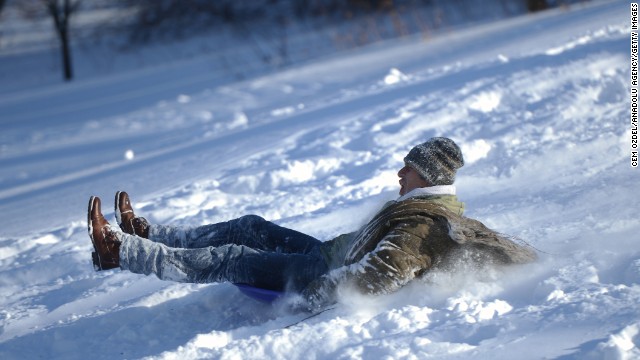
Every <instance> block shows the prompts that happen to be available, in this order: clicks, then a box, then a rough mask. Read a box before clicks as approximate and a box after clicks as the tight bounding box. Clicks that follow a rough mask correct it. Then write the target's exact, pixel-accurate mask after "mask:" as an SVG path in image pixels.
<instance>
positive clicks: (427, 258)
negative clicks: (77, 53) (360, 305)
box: [303, 195, 536, 308]
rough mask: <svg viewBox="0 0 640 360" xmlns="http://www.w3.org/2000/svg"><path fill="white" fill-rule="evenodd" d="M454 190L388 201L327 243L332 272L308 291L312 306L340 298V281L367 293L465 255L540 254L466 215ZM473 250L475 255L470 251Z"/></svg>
mask: <svg viewBox="0 0 640 360" xmlns="http://www.w3.org/2000/svg"><path fill="white" fill-rule="evenodd" d="M463 210H464V204H463V203H461V202H458V201H457V198H456V197H455V196H454V195H429V196H421V197H416V198H410V199H406V200H404V201H400V202H395V201H391V202H389V203H387V204H386V205H385V206H384V207H383V208H382V210H380V212H378V214H376V215H375V216H374V218H373V219H372V220H371V221H369V223H367V224H366V225H365V226H364V227H363V228H362V229H360V231H358V232H356V233H351V234H345V235H341V236H339V237H337V238H335V239H333V240H330V241H328V242H326V243H324V244H323V253H324V255H325V258H326V260H327V263H328V264H329V268H330V271H329V273H328V274H326V275H324V276H322V277H321V278H319V279H317V280H315V281H314V282H312V283H311V284H309V286H308V287H307V288H306V289H305V290H304V291H303V296H304V297H305V300H306V301H307V302H308V304H309V305H310V307H311V308H318V307H321V306H324V305H326V304H328V303H330V302H333V301H335V290H336V288H337V286H338V285H340V284H345V283H349V284H352V285H355V286H356V287H357V288H358V289H359V290H360V291H361V292H364V293H368V294H375V295H379V294H386V293H391V292H394V291H396V290H398V289H399V288H401V287H402V286H404V285H406V284H407V283H408V282H409V281H411V280H413V279H414V278H416V277H419V276H421V275H422V274H424V273H425V272H426V271H428V270H430V269H432V268H434V267H447V266H452V265H455V263H456V262H457V261H459V260H460V259H464V261H470V262H476V263H478V264H480V265H486V264H496V265H506V264H513V263H525V262H531V261H533V260H535V258H536V255H535V253H534V252H533V251H532V250H531V249H529V248H527V247H523V246H521V245H518V244H516V243H514V242H512V241H511V240H509V239H507V238H506V237H504V236H502V235H500V234H498V233H496V232H494V231H492V230H490V229H488V228H487V227H486V226H484V225H483V224H482V223H480V222H479V221H477V220H473V219H469V218H466V217H464V216H462V213H463ZM469 255H471V256H469Z"/></svg>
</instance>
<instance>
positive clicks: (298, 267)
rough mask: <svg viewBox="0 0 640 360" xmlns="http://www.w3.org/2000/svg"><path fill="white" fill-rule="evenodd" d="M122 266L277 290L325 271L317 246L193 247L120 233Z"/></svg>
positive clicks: (296, 287) (175, 278)
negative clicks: (299, 250)
mask: <svg viewBox="0 0 640 360" xmlns="http://www.w3.org/2000/svg"><path fill="white" fill-rule="evenodd" d="M118 238H119V239H120V241H121V242H122V243H121V245H120V267H121V268H122V269H123V270H129V271H131V272H134V273H140V274H146V275H149V274H155V275H156V276H157V277H158V278H160V279H162V280H172V281H179V282H192V283H211V282H224V281H229V282H232V283H243V284H248V285H251V286H254V287H258V288H263V289H270V290H277V291H285V290H288V291H301V290H302V289H304V287H306V285H307V284H309V283H310V282H311V281H313V280H314V279H316V278H318V277H320V276H321V275H323V274H325V273H326V272H327V271H328V268H327V265H326V263H325V261H324V259H323V257H322V255H321V254H320V252H319V249H316V250H315V251H312V252H310V253H309V254H285V253H275V252H268V251H262V250H257V249H252V248H250V247H247V246H243V245H235V244H226V245H222V246H220V247H205V248H192V249H177V248H171V247H168V246H166V245H164V244H160V243H156V242H153V241H149V240H147V239H144V238H141V237H138V236H134V235H128V234H124V233H119V234H118Z"/></svg>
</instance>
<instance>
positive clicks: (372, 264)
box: [302, 220, 432, 310]
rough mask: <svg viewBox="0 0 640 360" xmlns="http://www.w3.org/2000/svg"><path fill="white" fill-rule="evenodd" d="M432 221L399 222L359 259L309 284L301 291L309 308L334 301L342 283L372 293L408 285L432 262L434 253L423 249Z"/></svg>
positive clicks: (389, 291) (393, 289) (378, 293)
mask: <svg viewBox="0 0 640 360" xmlns="http://www.w3.org/2000/svg"><path fill="white" fill-rule="evenodd" d="M430 224H431V220H428V221H427V222H417V221H416V222H409V223H400V224H398V225H396V226H395V227H393V228H392V229H391V230H390V231H389V232H388V233H387V234H386V235H385V237H384V238H383V239H382V240H381V241H380V242H379V243H378V245H377V246H376V248H375V249H374V250H373V251H372V252H370V253H368V254H366V255H365V256H364V257H363V258H362V259H361V260H360V261H358V262H356V263H354V264H351V265H348V266H343V267H340V268H337V269H335V270H332V271H331V272H329V273H328V274H326V275H324V276H322V277H321V278H319V279H317V280H316V281H314V282H312V283H311V284H309V286H307V288H306V289H305V290H304V291H303V293H302V296H303V298H304V300H305V301H306V302H307V304H308V306H309V309H310V310H314V309H318V308H321V307H323V306H326V305H328V304H330V303H332V302H334V301H335V292H336V288H337V287H338V286H339V285H342V284H351V285H355V287H356V288H357V289H358V290H359V291H361V292H363V293H365V294H371V295H381V294H387V293H391V292H394V291H396V290H398V289H399V288H401V287H402V286H404V285H406V284H407V283H408V282H409V281H411V280H412V279H413V278H415V277H416V275H417V274H420V273H422V272H423V271H424V270H426V269H428V268H430V267H431V265H432V264H431V263H432V260H431V256H429V254H426V253H424V250H422V249H421V248H422V242H423V241H424V240H423V239H424V238H425V237H426V235H427V234H428V232H429V227H430Z"/></svg>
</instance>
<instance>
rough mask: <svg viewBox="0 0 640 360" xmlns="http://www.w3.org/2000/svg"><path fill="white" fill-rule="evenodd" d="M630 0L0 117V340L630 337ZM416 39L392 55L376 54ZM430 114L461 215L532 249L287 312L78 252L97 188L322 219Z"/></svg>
mask: <svg viewBox="0 0 640 360" xmlns="http://www.w3.org/2000/svg"><path fill="white" fill-rule="evenodd" d="M627 11H628V7H627V6H626V5H625V6H621V5H620V3H615V2H611V3H601V4H595V5H592V6H583V7H575V8H573V9H571V10H570V11H555V12H549V13H546V14H542V15H536V18H535V21H534V20H532V18H531V17H525V18H521V19H516V20H510V21H505V22H502V23H501V25H499V26H498V28H500V31H501V32H500V33H501V34H502V35H501V36H500V37H497V38H496V37H494V35H495V31H496V29H495V28H494V26H493V25H491V26H483V27H481V28H478V29H475V30H474V31H472V32H468V33H467V32H463V33H462V34H454V35H452V36H453V38H455V41H460V42H462V43H464V41H465V39H466V38H468V39H472V40H473V43H474V44H476V46H474V47H469V48H467V52H464V53H459V54H450V53H443V54H442V59H441V60H439V61H436V60H434V61H433V62H428V61H421V59H424V56H426V55H420V54H430V53H432V52H433V51H430V49H431V50H433V49H438V48H439V46H441V43H439V42H438V40H437V39H435V40H434V41H433V43H429V42H424V43H423V42H418V41H414V42H412V43H410V44H407V43H403V44H395V43H394V42H390V43H389V44H388V46H387V47H379V46H378V47H375V48H373V49H371V50H362V53H355V54H351V55H344V56H342V57H335V58H333V59H329V60H326V61H325V62H318V63H315V64H310V65H307V66H304V67H299V68H294V69H291V70H288V71H285V72H283V73H281V74H275V75H270V76H265V77H262V78H257V79H253V80H248V81H245V82H242V83H238V84H231V85H225V86H221V87H218V88H214V89H207V90H203V91H201V92H196V93H188V94H187V93H176V94H175V97H174V98H173V99H165V100H163V101H161V102H158V104H157V105H155V106H151V107H145V108H142V109H138V110H135V111H131V112H128V113H122V114H109V112H108V111H106V112H104V113H99V114H96V118H90V119H86V118H85V119H84V120H81V119H80V118H78V119H75V120H70V121H69V122H65V121H60V122H59V123H58V124H48V125H44V123H42V125H44V128H43V129H42V130H41V131H39V130H34V129H33V128H32V127H30V126H28V124H22V123H20V125H17V124H18V123H17V122H16V126H15V127H11V128H9V129H7V130H8V131H6V132H4V131H3V134H2V135H0V138H1V139H2V142H1V146H2V148H1V149H0V151H1V152H0V166H2V172H1V173H0V200H2V201H3V204H0V209H2V211H3V214H4V216H3V219H2V220H1V221H2V223H1V224H0V228H1V229H4V230H5V231H6V232H5V231H3V233H4V234H7V235H0V274H1V276H0V295H1V297H0V304H1V306H0V358H2V359H24V358H38V357H48V358H64V359H84V358H89V357H90V358H114V357H116V358H159V359H184V358H216V359H217V358H220V359H225V358H312V359H313V358H315V359H352V358H354V359H355V358H366V359H383V358H394V359H395V358H407V359H419V358H432V357H433V358H448V359H457V358H461V359H462V358H470V357H474V358H486V359H498V358H505V359H507V358H508V359H513V358H519V359H523V358H530V359H539V358H561V359H574V358H575V359H585V358H587V359H589V358H592V359H600V358H611V359H633V358H640V350H639V348H640V312H639V311H638V307H637V304H638V303H640V285H639V284H640V246H639V245H640V241H639V240H638V236H637V234H638V232H639V231H640V222H638V215H637V208H635V206H637V204H638V200H640V199H639V196H638V193H637V191H635V190H634V189H635V186H636V185H637V180H638V172H637V169H632V168H631V167H630V166H629V161H628V156H629V150H628V149H629V139H630V128H629V126H628V125H627V124H628V121H627V120H626V119H627V118H628V101H629V100H628V93H629V84H628V79H629V66H628V65H629V58H628V53H629V30H628V24H627V14H626V12H627ZM577 24H579V25H580V26H577ZM523 29H536V32H535V34H531V36H530V37H529V39H533V40H529V41H528V42H527V41H526V40H525V39H527V37H526V36H525V35H524V34H522V31H523ZM450 40H453V39H450ZM469 41H471V40H469ZM411 47H418V48H420V49H421V50H420V51H418V52H417V55H414V56H413V57H412V56H411V55H408V54H409V53H408V52H406V53H403V54H407V55H406V58H405V59H404V60H403V61H404V65H405V66H401V65H402V61H399V63H401V64H398V63H395V64H394V63H391V62H388V61H386V60H387V59H388V57H389V52H390V51H394V50H396V51H398V52H399V53H402V52H403V51H407V49H411ZM365 55H366V58H367V59H369V60H368V61H369V62H368V63H367V64H366V69H361V70H360V71H361V72H360V73H359V75H358V76H353V77H349V76H347V74H348V71H349V69H351V68H352V67H354V66H355V65H354V62H355V61H358V60H359V59H361V58H362V57H364V56H365ZM474 55H476V56H474ZM429 56H433V55H429ZM376 59H377V60H378V62H377V63H376ZM443 59H444V60H443ZM341 71H344V72H345V73H344V75H345V78H344V81H343V82H340V81H339V80H338V79H339V78H340V76H341V73H340V72H341ZM328 75H331V78H330V79H326V78H325V76H328ZM167 88H168V89H172V88H171V87H170V86H168V87H167ZM92 89H93V88H92V87H91V86H89V85H86V88H84V89H83V91H87V92H90V91H92ZM96 91H97V90H96ZM139 91H141V92H144V91H146V89H143V90H139ZM132 92H133V93H135V92H136V89H135V88H133V89H130V90H128V93H129V94H130V93H132ZM152 92H153V91H152ZM43 93H46V92H43ZM37 96H40V95H37ZM62 98H64V96H63V97H62ZM88 98H90V96H88ZM26 101H28V98H27V100H26ZM27 103H28V102H27ZM99 105H100V104H99ZM2 106H3V104H2V103H0V109H1V107H2ZM93 106H94V105H93V104H91V103H85V104H79V105H78V108H83V107H85V108H87V109H91V108H92V107H93ZM63 108H64V107H59V108H58V109H59V111H62V109H63ZM16 111H17V110H16ZM56 111H58V110H56ZM115 111H116V110H114V112H115ZM15 114H16V117H15V119H16V120H15V121H18V120H20V119H22V120H24V119H27V118H29V117H31V118H32V119H35V117H37V116H40V115H38V113H22V114H21V113H20V112H19V111H18V112H16V113H15ZM34 114H35V115H34ZM42 114H46V113H44V112H43V113H42ZM54 115H55V114H54ZM33 121H35V123H36V124H39V123H40V122H39V121H40V120H33ZM3 130H4V129H3ZM431 136H448V137H451V138H453V139H454V140H456V141H457V142H458V143H459V144H461V145H462V150H463V153H464V155H465V159H466V160H467V163H466V165H465V167H463V168H462V170H461V171H460V172H459V175H458V180H457V183H456V185H457V187H458V193H459V197H460V198H461V199H462V200H463V201H465V202H466V204H467V215H468V216H470V217H474V218H478V219H480V220H482V221H483V222H485V223H486V224H487V225H489V226H491V227H493V228H495V229H498V230H500V231H503V232H505V233H508V234H512V235H514V236H518V237H519V238H521V239H524V240H525V241H527V242H528V243H529V244H531V245H532V246H534V247H536V248H537V249H539V250H540V251H541V252H540V255H541V259H540V261H539V262H538V263H536V264H532V265H527V266H521V267H515V268H509V269H507V270H504V271H500V270H495V271H490V272H488V273H482V274H478V273H474V272H473V271H472V270H471V269H467V270H465V269H464V268H462V269H461V270H460V272H459V273H456V274H443V273H432V274H429V275H428V276H427V277H426V278H425V279H422V280H420V281H416V282H414V283H412V284H411V285H409V286H407V287H406V288H404V289H402V290H401V291H400V292H398V293H397V294H392V295H389V296H384V297H378V298H368V297H363V296H360V295H358V294H354V293H352V292H350V291H349V290H348V289H343V291H342V293H341V301H340V303H339V304H338V306H337V307H336V308H335V309H332V310H329V311H327V312H325V313H322V314H320V315H318V316H316V317H313V318H311V319H308V320H305V321H302V322H299V323H298V321H300V320H302V319H303V318H304V317H305V316H304V315H302V314H297V315H296V314H290V313H287V312H286V311H285V310H284V309H282V308H281V307H279V306H277V305H276V306H273V307H271V306H268V305H264V304H261V303H258V302H256V301H254V300H252V299H249V298H247V297H245V296H243V295H241V294H240V293H239V291H238V290H237V289H236V288H235V287H233V286H232V285H229V284H208V285H195V284H175V283H168V282H161V281H159V280H157V279H155V278H153V277H144V276H140V275H136V274H130V273H126V272H119V271H108V272H101V273H96V272H94V271H93V270H92V268H91V264H90V252H91V245H90V242H89V238H88V236H87V233H86V222H85V219H84V216H86V215H85V214H84V213H83V212H84V209H86V200H87V199H88V197H89V195H91V194H94V193H95V194H96V195H100V196H102V197H103V203H104V204H105V205H104V207H105V209H103V210H104V212H105V215H106V216H107V218H108V219H112V218H113V212H112V211H111V209H110V204H111V196H113V195H112V194H113V193H114V192H115V191H116V190H120V189H123V190H127V191H129V192H130V194H131V196H132V200H133V202H134V206H135V208H136V212H137V213H139V214H142V215H144V216H146V217H147V218H148V219H149V220H150V221H152V222H158V223H160V222H162V223H165V222H166V223H175V224H185V225H187V224H188V225H199V224H206V223H211V222H217V221H223V220H226V219H230V218H234V217H238V216H241V215H244V214H247V213H254V214H257V215H260V216H263V217H265V218H267V219H270V220H274V221H277V222H278V223H280V224H282V225H284V226H288V227H292V228H295V229H298V230H301V231H304V232H307V233H309V234H311V235H313V236H316V237H318V238H320V239H323V240H324V239H330V238H331V237H332V236H333V235H335V234H339V233H342V232H347V231H352V230H354V229H356V228H357V227H358V226H359V225H361V224H363V223H364V222H366V221H367V219H368V218H369V217H370V216H372V215H373V214H374V213H375V212H376V211H377V209H378V208H379V206H381V205H382V204H383V203H384V201H386V200H389V199H393V198H394V197H395V196H396V192H397V188H398V183H397V176H396V172H397V170H398V169H399V168H400V166H401V165H402V158H403V157H404V155H405V154H406V152H407V151H408V150H409V149H410V148H411V146H413V145H415V144H416V143H418V142H421V141H424V140H426V139H428V138H429V137H431ZM96 144H97V145H96ZM58 202H63V203H64V204H61V205H60V206H58ZM50 212H53V213H55V214H51V215H49V213H50ZM16 215H19V216H16ZM52 224H53V225H52ZM292 324H293V325H292ZM289 325H292V326H290V327H287V326H289Z"/></svg>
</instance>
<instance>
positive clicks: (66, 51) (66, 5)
mask: <svg viewBox="0 0 640 360" xmlns="http://www.w3.org/2000/svg"><path fill="white" fill-rule="evenodd" d="M42 1H45V2H46V5H47V10H48V11H49V15H51V17H52V18H53V23H54V26H55V28H56V33H57V34H58V39H59V40H60V50H61V51H62V64H63V65H62V67H63V70H64V79H65V80H66V81H70V80H71V79H72V78H73V69H72V65H71V46H70V44H69V27H70V24H69V20H70V19H71V15H73V14H74V13H75V12H76V11H77V10H78V8H79V7H80V0H75V1H73V0H42Z"/></svg>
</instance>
